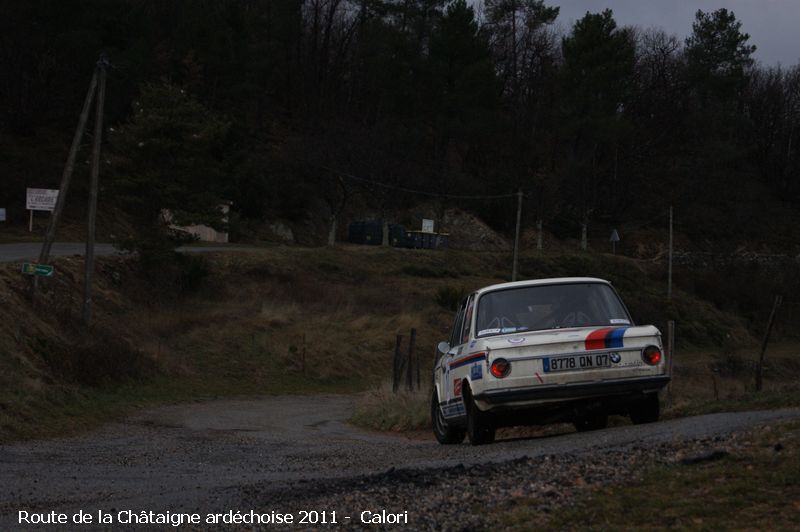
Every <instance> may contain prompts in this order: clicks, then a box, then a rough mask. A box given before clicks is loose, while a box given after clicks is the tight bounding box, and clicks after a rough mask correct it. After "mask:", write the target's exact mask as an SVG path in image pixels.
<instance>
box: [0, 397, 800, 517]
mask: <svg viewBox="0 0 800 532" xmlns="http://www.w3.org/2000/svg"><path fill="white" fill-rule="evenodd" d="M351 401H352V399H351V398H350V397H347V396H282V397H269V398H263V399H257V400H256V399H254V400H218V401H211V402H202V403H188V404H180V405H173V406H167V407H161V408H157V409H153V410H148V411H144V412H141V413H139V414H136V415H134V416H131V417H129V418H127V419H125V420H123V421H119V422H114V423H110V424H108V425H106V426H104V427H103V428H101V429H99V430H96V431H94V432H91V433H87V434H84V435H81V436H76V437H69V438H61V439H53V440H46V441H37V442H25V443H19V444H12V445H6V446H2V447H0V486H2V487H3V489H2V490H0V530H15V529H18V528H19V524H18V522H17V519H18V513H17V512H18V511H19V510H26V511H30V512H49V511H52V510H57V511H63V512H66V513H69V515H72V513H74V512H77V511H78V510H80V509H83V510H87V511H91V512H94V513H96V512H97V511H98V510H103V511H105V512H119V511H120V510H125V509H131V510H135V511H141V510H152V511H155V512H166V511H170V512H196V513H199V514H201V515H203V516H205V515H206V514H207V513H209V512H224V511H227V510H241V511H243V512H244V511H249V510H251V509H252V510H255V511H257V512H268V511H270V510H276V511H283V512H289V511H292V512H298V511H299V510H303V509H306V510H318V511H322V510H327V511H333V510H335V511H337V513H339V518H338V519H339V522H340V523H342V519H343V518H342V516H343V515H345V514H344V513H343V512H346V513H347V515H348V516H351V518H352V520H353V521H352V523H353V525H355V524H356V523H360V512H361V511H364V510H375V511H379V510H380V509H382V508H385V509H387V510H390V511H392V512H395V513H402V512H404V511H408V514H407V520H408V523H407V527H409V528H412V529H422V530H429V529H448V530H449V529H454V528H464V527H467V528H473V529H474V528H478V529H480V528H489V527H491V526H492V525H493V523H492V522H491V521H490V520H487V518H485V517H484V516H483V513H482V512H480V511H479V510H480V507H481V506H475V505H473V506H472V507H471V508H473V509H474V511H472V510H469V507H468V508H467V510H465V509H464V504H466V503H465V502H464V498H465V497H466V498H467V500H468V501H469V500H471V501H473V502H475V503H480V504H491V500H488V498H495V497H498V496H501V497H504V498H508V497H513V496H515V495H514V494H515V493H518V492H519V490H520V489H523V490H525V493H526V494H529V495H535V494H537V493H539V494H541V496H542V500H543V501H544V502H543V508H544V509H543V511H547V508H549V505H550V504H551V503H554V502H557V501H559V500H560V499H561V498H563V497H567V496H569V495H570V493H571V491H570V489H571V487H575V485H576V483H577V485H578V486H583V485H593V484H595V483H597V482H607V481H612V480H615V479H618V478H621V476H624V474H625V472H626V471H628V470H629V469H630V465H631V464H634V463H650V462H655V461H659V460H664V459H672V458H670V457H673V458H674V457H675V456H677V455H679V454H682V453H686V452H692V451H699V450H703V449H708V448H715V447H719V446H723V447H725V446H730V442H731V440H732V439H735V437H736V436H735V434H733V433H735V432H737V431H744V430H748V429H752V428H754V427H757V426H759V425H762V424H765V423H770V422H774V421H779V420H783V419H789V418H796V417H800V410H798V409H785V410H776V411H762V412H744V413H732V414H714V415H707V416H700V417H692V418H685V419H678V420H671V421H666V422H661V423H655V424H652V425H639V426H621V427H615V428H609V429H606V430H601V431H596V432H590V433H575V432H571V431H568V430H567V429H565V433H563V434H559V435H551V436H546V437H537V438H516V439H509V440H505V441H499V442H498V443H495V444H493V445H489V446H483V447H471V446H469V445H468V444H463V445H457V446H440V445H439V444H437V443H436V442H435V441H432V440H431V441H428V440H410V439H407V438H404V437H399V436H387V435H382V434H375V433H369V432H365V431H361V430H359V429H356V428H353V427H351V426H350V425H348V424H347V423H346V420H347V419H348V417H349V416H350V413H351V409H352V404H351ZM487 463H492V464H494V465H490V466H487V465H486V464H487ZM576 478H577V479H579V480H575V479H576ZM568 488H569V489H568ZM548 501H550V502H548ZM483 507H485V506H483ZM348 523H349V521H348ZM342 524H344V523H342ZM350 527H352V526H350ZM28 528H30V527H28ZM237 528H239V527H236V526H233V527H227V528H226V529H237ZM390 528H391V527H390ZM373 529H374V527H373Z"/></svg>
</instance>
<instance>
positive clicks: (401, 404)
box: [351, 382, 431, 432]
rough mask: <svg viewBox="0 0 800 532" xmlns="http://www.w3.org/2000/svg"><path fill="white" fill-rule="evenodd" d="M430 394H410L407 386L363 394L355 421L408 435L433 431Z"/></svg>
mask: <svg viewBox="0 0 800 532" xmlns="http://www.w3.org/2000/svg"><path fill="white" fill-rule="evenodd" d="M430 401H431V392H430V389H429V387H427V386H425V387H423V389H422V390H414V391H408V390H406V389H405V388H404V387H402V386H401V388H400V389H399V390H398V391H397V393H394V392H392V384H391V383H390V382H385V383H384V384H383V385H382V386H380V387H379V388H375V389H373V390H370V391H368V392H366V393H364V394H362V395H361V396H360V397H359V399H358V401H357V402H356V408H355V412H354V414H353V418H352V420H351V421H352V422H353V423H355V424H356V425H359V426H362V427H366V428H370V429H375V430H382V431H389V432H409V431H418V430H427V429H429V428H430V424H431V423H430Z"/></svg>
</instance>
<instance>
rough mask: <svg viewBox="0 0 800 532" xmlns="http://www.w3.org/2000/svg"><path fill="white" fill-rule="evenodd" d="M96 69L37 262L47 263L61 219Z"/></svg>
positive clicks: (84, 125)
mask: <svg viewBox="0 0 800 532" xmlns="http://www.w3.org/2000/svg"><path fill="white" fill-rule="evenodd" d="M97 70H98V69H95V71H94V74H93V75H92V81H91V82H90V83H89V90H88V91H87V93H86V99H85V100H84V102H83V109H82V110H81V116H80V118H79V119H78V127H77V128H76V129H75V136H73V137H72V146H71V147H70V149H69V155H68V156H67V163H66V165H65V166H64V173H63V174H62V175H61V185H60V186H59V189H58V198H57V199H56V206H55V208H54V209H53V214H52V216H50V223H49V224H48V225H47V233H46V234H45V238H44V244H43V245H42V251H41V253H39V264H47V260H48V259H49V258H50V248H51V247H52V245H53V240H55V237H56V226H57V225H58V221H59V220H60V219H61V211H63V210H64V204H65V203H66V201H67V191H68V190H69V183H70V180H71V179H72V171H73V170H74V169H75V157H76V156H77V155H78V148H79V147H80V144H81V138H83V132H84V130H85V129H86V121H87V120H88V119H89V108H90V107H91V106H92V100H93V99H94V93H95V88H96V87H97V74H98V73H97Z"/></svg>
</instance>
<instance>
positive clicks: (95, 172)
mask: <svg viewBox="0 0 800 532" xmlns="http://www.w3.org/2000/svg"><path fill="white" fill-rule="evenodd" d="M107 66H108V61H107V59H106V58H105V56H102V57H101V58H100V61H98V62H97V69H98V70H99V71H100V86H99V88H98V90H97V109H96V113H95V119H94V139H93V143H92V172H91V185H90V192H89V221H88V227H87V233H86V263H85V268H84V278H83V314H82V321H83V324H84V326H86V327H88V326H89V322H90V320H91V317H92V281H93V280H94V239H95V223H96V220H97V188H98V181H99V176H100V148H101V145H102V142H103V106H104V105H105V100H106V67H107Z"/></svg>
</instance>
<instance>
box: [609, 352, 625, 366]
mask: <svg viewBox="0 0 800 532" xmlns="http://www.w3.org/2000/svg"><path fill="white" fill-rule="evenodd" d="M608 357H609V358H610V359H611V362H613V363H614V364H619V361H620V360H622V357H621V356H619V353H609V355H608Z"/></svg>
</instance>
